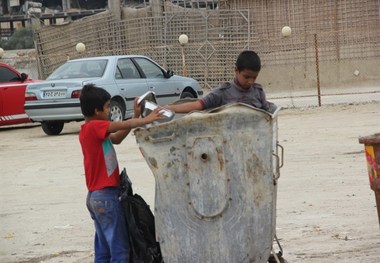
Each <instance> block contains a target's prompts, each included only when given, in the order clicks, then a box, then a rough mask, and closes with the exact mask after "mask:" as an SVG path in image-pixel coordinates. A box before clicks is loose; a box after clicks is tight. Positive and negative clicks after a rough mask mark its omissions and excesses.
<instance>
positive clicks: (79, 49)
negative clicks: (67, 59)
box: [75, 42, 86, 53]
mask: <svg viewBox="0 0 380 263" xmlns="http://www.w3.org/2000/svg"><path fill="white" fill-rule="evenodd" d="M75 49H76V51H77V52H78V53H83V52H84V51H85V50H86V45H85V44H83V43H80V42H79V43H78V44H77V45H76V46H75Z"/></svg>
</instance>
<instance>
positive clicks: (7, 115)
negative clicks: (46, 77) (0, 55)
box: [0, 62, 40, 126]
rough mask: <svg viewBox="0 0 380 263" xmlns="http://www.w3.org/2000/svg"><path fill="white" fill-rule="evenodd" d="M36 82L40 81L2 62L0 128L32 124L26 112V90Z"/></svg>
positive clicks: (0, 65)
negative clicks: (27, 86)
mask: <svg viewBox="0 0 380 263" xmlns="http://www.w3.org/2000/svg"><path fill="white" fill-rule="evenodd" d="M34 82H40V80H32V79H29V77H28V74H25V73H20V72H19V71H18V70H16V69H15V68H13V67H11V66H10V65H8V64H5V63H1V62H0V126H4V125H13V124H20V123H28V122H30V119H29V117H28V116H27V115H26V113H25V110H24V103H25V89H26V85H28V84H30V83H34Z"/></svg>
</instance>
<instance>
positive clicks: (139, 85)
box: [115, 58, 148, 113]
mask: <svg viewBox="0 0 380 263" xmlns="http://www.w3.org/2000/svg"><path fill="white" fill-rule="evenodd" d="M115 83H116V85H117V86H118V88H119V90H120V94H121V95H122V96H123V97H124V98H125V100H126V101H127V111H128V112H129V113H131V112H132V111H133V100H134V99H135V97H137V96H141V95H142V94H144V93H145V92H147V91H148V85H147V83H146V80H145V79H144V78H142V77H141V75H140V73H139V71H138V69H137V68H136V66H135V64H134V63H133V62H132V60H131V59H130V58H120V59H118V61H117V66H116V73H115Z"/></svg>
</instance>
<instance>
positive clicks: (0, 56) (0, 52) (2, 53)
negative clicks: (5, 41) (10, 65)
mask: <svg viewBox="0 0 380 263" xmlns="http://www.w3.org/2000/svg"><path fill="white" fill-rule="evenodd" d="M4 53H5V51H4V49H2V48H1V47H0V58H2V57H3V55H4Z"/></svg>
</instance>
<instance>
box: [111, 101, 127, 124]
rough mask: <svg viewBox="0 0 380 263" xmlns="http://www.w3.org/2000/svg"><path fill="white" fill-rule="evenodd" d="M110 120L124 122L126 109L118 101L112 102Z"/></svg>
mask: <svg viewBox="0 0 380 263" xmlns="http://www.w3.org/2000/svg"><path fill="white" fill-rule="evenodd" d="M110 107H111V110H110V119H111V120H112V121H122V120H124V115H125V111H124V107H123V106H122V105H121V104H120V103H119V102H118V101H116V100H113V101H111V106H110Z"/></svg>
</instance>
